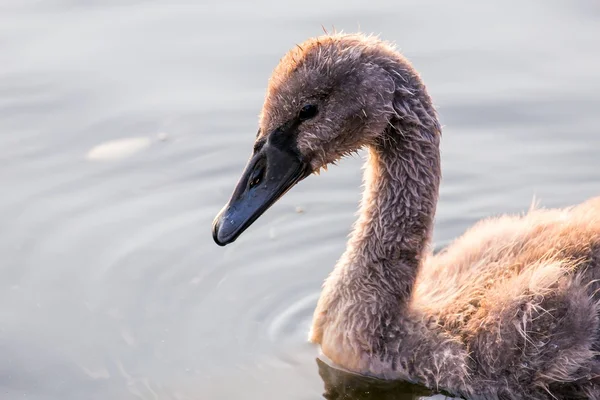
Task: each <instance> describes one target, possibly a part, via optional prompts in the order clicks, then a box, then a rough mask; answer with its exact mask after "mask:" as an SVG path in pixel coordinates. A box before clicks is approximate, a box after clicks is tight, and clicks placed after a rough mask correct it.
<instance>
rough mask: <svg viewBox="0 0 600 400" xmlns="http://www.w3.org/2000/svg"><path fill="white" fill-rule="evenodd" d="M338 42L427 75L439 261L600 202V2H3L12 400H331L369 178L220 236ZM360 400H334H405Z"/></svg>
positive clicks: (2, 369) (327, 178)
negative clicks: (331, 353)
mask: <svg viewBox="0 0 600 400" xmlns="http://www.w3.org/2000/svg"><path fill="white" fill-rule="evenodd" d="M321 24H322V25H324V26H326V27H329V28H330V27H331V26H332V25H333V26H335V27H336V28H337V29H343V30H345V31H356V30H359V29H360V30H362V31H364V32H374V33H381V34H382V37H383V38H384V39H388V40H392V41H395V42H396V43H397V44H398V46H399V47H400V49H401V50H402V51H403V52H404V54H405V55H406V56H407V57H408V58H409V59H410V60H412V62H413V63H414V65H415V66H416V68H417V69H418V70H419V71H420V72H421V73H422V76H423V78H424V80H425V82H426V83H427V85H428V88H429V91H430V93H431V95H432V97H433V98H434V101H435V103H436V104H437V106H438V109H439V112H440V115H441V118H442V122H443V124H444V126H445V129H444V135H443V145H442V152H443V168H444V180H443V185H442V188H441V199H440V203H439V207H438V214H437V220H436V231H435V238H434V239H435V245H436V247H437V248H439V247H442V246H444V245H445V244H447V243H448V242H449V241H451V240H452V239H453V238H455V237H456V236H457V235H459V234H460V233H462V232H463V231H464V230H465V228H467V227H468V226H469V225H471V224H472V223H474V222H475V221H476V220H478V219H480V218H482V217H486V216H490V215H495V214H499V213H504V212H521V211H524V210H526V209H527V208H528V207H529V205H530V203H531V201H532V199H533V198H534V196H535V197H536V198H537V199H539V200H540V202H541V204H542V205H545V206H567V205H570V204H573V203H576V202H579V201H582V200H584V199H586V198H587V197H590V196H594V195H599V194H600V158H599V156H598V151H599V149H600V113H599V112H598V110H599V109H600V3H598V1H596V0H562V1H558V0H530V1H528V2H522V1H517V0H493V1H486V2H481V1H475V0H472V1H466V0H457V1H453V2H448V1H443V0H439V1H429V0H402V1H392V0H388V1H383V0H371V1H369V2H364V1H354V0H351V1H343V2H342V1H332V2H328V1H315V0H306V1H303V2H270V1H265V0H258V1H254V2H245V1H241V0H240V1H234V0H225V1H222V2H198V1H192V0H188V1H181V0H180V1H167V0H154V1H152V0H147V1H139V0H102V1H101V0H87V1H76V0H44V1H33V0H12V1H8V0H0V184H1V185H0V193H1V194H0V221H1V224H0V260H1V261H0V398H1V399H17V398H19V399H20V398H27V399H36V400H42V399H43V400H50V399H52V400H54V399H62V400H70V399H77V400H79V399H90V400H95V399H117V400H119V399H144V400H145V399H161V400H162V399H167V400H168V399H175V400H187V399H211V400H212V399H232V398H243V399H291V400H303V399H318V398H321V396H322V393H323V392H324V390H325V389H324V382H323V380H322V379H321V378H320V375H319V368H318V366H317V363H316V362H315V357H316V355H317V354H318V350H317V349H316V348H314V347H313V346H311V345H309V344H308V343H306V336H307V331H308V328H309V324H310V319H311V314H312V310H313V307H314V305H315V303H316V300H317V298H318V295H319V291H320V287H321V283H322V281H323V279H324V278H325V276H326V275H327V274H328V272H329V271H330V270H331V268H332V266H333V264H334V262H335V261H336V259H337V257H338V256H339V255H340V254H341V252H342V250H343V249H344V246H345V240H346V235H347V234H348V232H349V228H350V224H351V223H352V221H353V219H354V217H355V210H356V207H357V202H358V199H359V195H360V193H359V185H360V165H361V163H362V162H363V160H362V159H361V158H360V157H358V158H354V159H348V160H346V161H345V162H343V163H342V164H341V166H339V167H337V168H333V169H330V171H329V172H328V173H327V174H324V175H321V176H320V177H312V178H310V179H307V180H306V181H304V182H302V184H301V185H299V186H298V187H296V188H295V189H294V190H292V191H291V192H290V193H289V194H288V195H286V197H284V198H283V199H282V200H281V201H280V202H279V203H278V204H277V205H276V206H274V207H273V208H272V209H271V210H270V211H269V212H268V213H267V214H265V215H264V216H263V217H262V218H261V220H260V221H258V222H257V223H256V224H255V225H253V226H252V228H250V230H249V231H248V232H247V233H246V234H244V235H243V236H242V237H241V238H240V239H239V240H238V241H237V242H235V244H233V245H231V246H228V247H227V248H220V247H217V246H216V245H215V244H214V243H213V241H212V238H211V235H210V227H211V221H212V218H213V217H214V215H215V214H216V213H217V212H218V210H219V209H220V208H221V207H222V206H223V204H224V203H225V201H226V200H227V199H228V197H229V194H230V193H231V190H232V189H233V186H234V184H235V182H236V180H237V178H238V175H239V172H240V171H241V169H242V167H243V165H244V164H245V162H246V160H247V157H248V156H249V154H250V150H251V144H252V142H253V139H254V135H255V132H256V128H257V114H258V112H259V111H260V107H261V105H262V100H263V95H264V89H265V86H266V82H267V79H268V77H269V75H270V72H271V70H272V68H273V67H274V66H275V65H276V63H277V62H278V60H279V58H280V57H281V56H282V55H283V54H284V52H285V51H286V50H288V49H289V48H291V47H292V46H294V44H295V43H298V42H301V41H303V40H304V39H306V38H308V37H310V36H314V35H319V34H321ZM361 390H362V389H360V390H358V391H355V392H352V393H350V392H351V391H348V392H347V393H346V394H344V393H341V394H340V393H337V394H331V393H330V394H329V395H328V396H329V398H340V399H342V398H347V399H372V400H376V399H377V400H379V399H400V398H402V399H404V398H407V399H408V398H411V397H410V396H411V395H407V396H408V397H402V395H401V394H399V393H400V392H401V390H400V391H399V390H397V389H394V390H395V391H393V390H392V391H387V392H386V391H385V390H383V391H382V390H379V389H378V390H373V389H368V387H367V389H364V390H362V391H361ZM342 391H343V390H342ZM409 392H410V390H409ZM386 393H387V394H386ZM336 396H337V397H336ZM344 396H345V397H344ZM414 396H417V395H416V394H415V395H414Z"/></svg>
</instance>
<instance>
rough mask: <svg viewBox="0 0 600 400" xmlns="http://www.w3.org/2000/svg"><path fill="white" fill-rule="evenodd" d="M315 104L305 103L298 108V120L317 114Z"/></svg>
mask: <svg viewBox="0 0 600 400" xmlns="http://www.w3.org/2000/svg"><path fill="white" fill-rule="evenodd" d="M317 111H318V110H317V106H315V105H314V104H306V105H305V106H304V107H302V109H300V114H298V118H300V121H306V120H307V119H311V118H313V117H314V116H315V115H317Z"/></svg>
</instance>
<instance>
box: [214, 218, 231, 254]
mask: <svg viewBox="0 0 600 400" xmlns="http://www.w3.org/2000/svg"><path fill="white" fill-rule="evenodd" d="M220 225H221V214H219V215H217V217H216V218H215V220H214V221H213V225H212V237H213V240H214V241H215V243H216V244H218V245H219V246H221V247H223V246H225V245H226V244H228V242H226V241H224V240H223V239H222V238H220V237H219V236H220V235H219V227H220Z"/></svg>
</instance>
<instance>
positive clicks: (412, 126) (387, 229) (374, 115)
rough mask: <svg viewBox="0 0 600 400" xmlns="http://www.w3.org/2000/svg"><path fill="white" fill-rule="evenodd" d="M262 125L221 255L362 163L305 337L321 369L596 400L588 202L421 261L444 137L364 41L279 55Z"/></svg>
mask: <svg viewBox="0 0 600 400" xmlns="http://www.w3.org/2000/svg"><path fill="white" fill-rule="evenodd" d="M259 125H260V129H259V132H258V134H257V138H256V142H255V146H254V150H253V153H252V156H251V158H250V160H249V161H248V165H247V166H246V169H245V171H244V173H243V174H242V178H241V179H240V181H239V183H238V185H237V187H236V189H235V190H234V193H233V194H232V197H231V199H230V201H229V203H228V204H227V205H226V206H225V207H224V208H223V210H222V211H221V212H220V214H219V215H218V216H217V218H216V219H215V222H214V224H213V237H214V239H215V241H216V242H217V243H218V244H220V245H225V244H228V243H231V242H232V241H234V240H235V239H236V238H237V237H238V236H239V235H240V234H241V233H242V232H243V231H244V230H245V229H246V228H247V227H248V226H250V224H252V223H253V222H254V221H255V220H256V219H257V218H258V217H259V216H260V215H261V214H262V213H263V212H264V211H266V209H267V208H269V207H270V206H271V205H272V204H273V203H275V202H276V201H277V199H278V198H280V197H281V196H282V195H283V194H284V193H285V192H286V191H287V190H289V189H291V188H292V187H293V186H294V185H296V184H297V183H298V182H300V181H301V180H303V179H304V178H306V177H307V176H309V175H310V174H312V173H315V172H318V171H319V170H320V169H321V168H324V167H326V166H327V165H328V164H331V163H335V162H336V161H337V160H339V159H340V158H342V157H343V156H345V155H346V154H349V153H352V152H355V151H356V150H358V149H360V148H363V147H366V148H367V149H368V160H367V162H366V167H365V172H364V193H363V198H362V201H361V204H360V213H359V218H358V220H357V222H356V223H355V225H354V227H353V230H352V234H351V236H350V239H349V241H348V245H347V248H346V251H345V252H344V254H343V255H342V256H341V258H340V259H339V261H338V263H337V264H336V266H335V268H334V269H333V271H332V272H331V274H330V275H329V277H328V278H327V279H326V281H325V283H324V286H323V291H322V294H321V297H320V299H319V301H318V304H317V307H316V310H315V313H314V319H313V324H312V328H311V332H310V340H311V341H313V342H315V343H318V344H320V345H321V349H322V351H323V353H324V354H325V355H326V356H327V357H328V358H329V359H330V360H331V361H332V362H333V363H335V364H336V365H339V366H340V367H343V368H345V369H347V370H350V371H353V372H356V373H359V374H363V375H368V376H373V377H377V378H382V379H402V380H407V381H411V382H417V383H420V384H423V385H425V386H428V387H430V388H439V389H444V390H447V391H449V392H452V393H454V394H457V395H462V396H466V397H468V398H473V399H556V398H560V399H563V398H564V399H579V398H581V399H587V398H590V399H600V358H599V356H598V354H599V353H598V350H599V349H600V336H599V335H600V326H599V323H600V322H599V319H598V318H599V316H598V313H599V305H598V304H599V303H598V301H599V299H600V297H599V296H598V293H597V292H598V289H599V288H600V283H599V280H600V198H597V199H591V200H589V201H587V202H585V203H582V204H580V205H577V206H574V207H571V208H568V209H561V210H558V209H556V210H546V209H532V210H531V211H530V212H529V213H527V214H525V215H521V216H502V217H500V218H493V219H488V220H485V221H482V222H480V223H478V224H477V225H475V226H474V227H473V228H471V229H470V230H469V231H468V232H466V233H465V234H464V235H463V236H462V237H460V238H458V239H457V240H456V241H455V242H454V243H453V244H451V245H450V246H449V247H448V248H447V249H445V250H443V251H442V252H440V253H439V254H436V255H433V254H432V253H431V251H430V247H429V242H430V238H431V231H432V226H433V219H434V214H435V208H436V204H437V198H438V188H439V182H440V176H441V173H440V154H439V142H440V139H441V127H440V124H439V121H438V118H437V114H436V112H435V109H434V107H433V106H432V102H431V99H430V97H429V95H428V93H427V90H426V88H425V86H424V84H423V82H422V80H421V78H420V77H419V75H418V73H417V72H416V71H415V70H414V68H413V67H412V66H411V65H410V63H409V62H408V61H407V60H406V59H405V58H404V57H403V56H402V55H400V54H399V53H398V52H397V51H396V50H395V49H394V48H393V47H392V46H391V45H389V44H388V43H386V42H383V41H381V40H379V39H378V38H375V37H371V36H364V35H360V34H334V35H325V36H322V37H319V38H314V39H309V40H308V41H306V42H305V43H303V44H301V45H299V46H297V47H296V48H294V49H292V50H291V51H290V52H288V53H287V54H286V55H285V56H284V57H283V58H282V60H281V61H280V63H279V65H278V66H277V67H276V68H275V70H274V71H273V74H272V76H271V79H270V81H269V86H268V90H267V94H266V98H265V104H264V106H263V109H262V113H261V115H260V121H259Z"/></svg>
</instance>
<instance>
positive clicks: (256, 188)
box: [212, 142, 310, 246]
mask: <svg viewBox="0 0 600 400" xmlns="http://www.w3.org/2000/svg"><path fill="white" fill-rule="evenodd" d="M309 169H310V168H309V167H308V164H306V163H304V162H303V161H302V160H301V158H300V156H299V155H298V154H297V153H296V152H295V151H293V150H291V149H286V148H282V146H278V145H277V144H272V143H269V142H267V143H266V144H265V145H264V146H263V147H262V148H261V149H260V150H259V151H258V152H257V153H255V154H254V155H253V156H252V158H250V160H249V161H248V164H247V165H246V168H245V169H244V172H243V173H242V177H241V178H240V180H239V182H238V184H237V186H236V188H235V190H234V191H233V194H232V195H231V199H230V200H229V202H228V203H227V204H226V205H225V207H223V209H222V210H221V211H220V212H219V214H218V215H217V216H216V217H215V220H214V222H213V228H212V234H213V239H214V240H215V243H217V244H218V245H219V246H225V245H227V244H229V243H232V242H234V241H235V240H236V239H237V238H238V236H239V235H241V234H242V232H244V231H245V230H246V229H247V228H248V227H249V226H250V225H252V223H253V222H254V221H256V220H257V219H258V217H260V216H261V215H262V214H263V213H264V212H265V211H267V209H268V208H269V207H270V206H271V205H273V204H274V203H275V202H276V201H277V200H278V199H279V198H280V197H281V196H283V195H284V194H285V193H286V192H287V191H288V190H290V189H291V188H292V187H293V186H294V185H295V184H296V183H298V182H299V181H301V180H302V179H304V178H305V177H306V176H308V175H309V174H310V171H309Z"/></svg>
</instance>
